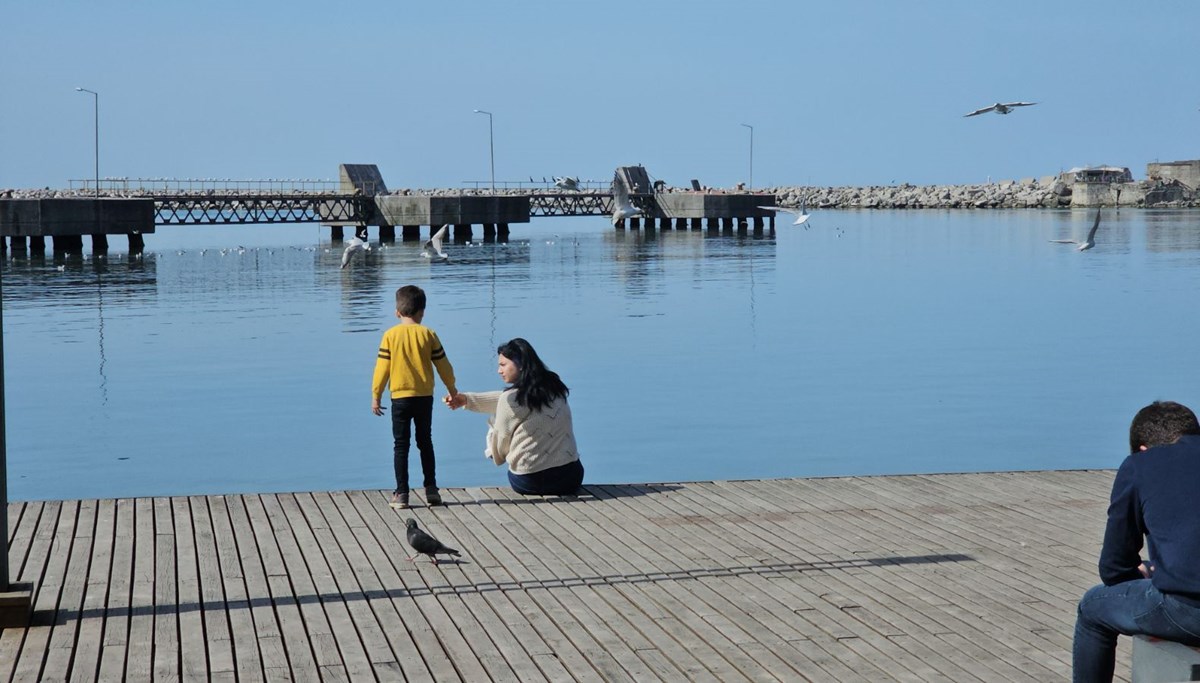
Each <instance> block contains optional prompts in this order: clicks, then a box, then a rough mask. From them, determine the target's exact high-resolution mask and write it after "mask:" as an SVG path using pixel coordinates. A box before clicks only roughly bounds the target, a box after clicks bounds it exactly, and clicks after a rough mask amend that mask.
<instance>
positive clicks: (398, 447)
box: [392, 396, 437, 493]
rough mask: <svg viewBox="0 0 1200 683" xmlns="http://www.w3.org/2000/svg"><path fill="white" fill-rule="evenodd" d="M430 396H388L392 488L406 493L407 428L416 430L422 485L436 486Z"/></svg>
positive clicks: (409, 430)
mask: <svg viewBox="0 0 1200 683" xmlns="http://www.w3.org/2000/svg"><path fill="white" fill-rule="evenodd" d="M432 425H433V397H432V396H409V397H405V398H393V399H392V439H393V440H394V446H393V449H392V457H393V460H394V464H395V467H396V492H397V493H408V447H409V440H410V438H411V437H410V432H412V431H415V432H416V439H417V450H419V451H420V452H421V472H422V473H423V474H424V476H425V484H424V486H425V488H427V489H428V488H430V487H433V488H436V487H437V475H436V473H435V472H434V462H433V434H432V432H433V428H432Z"/></svg>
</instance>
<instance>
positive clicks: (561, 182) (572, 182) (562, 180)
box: [554, 176, 579, 190]
mask: <svg viewBox="0 0 1200 683" xmlns="http://www.w3.org/2000/svg"><path fill="white" fill-rule="evenodd" d="M554 186H555V187H557V188H558V189H560V190H578V189H579V178H572V177H571V176H554Z"/></svg>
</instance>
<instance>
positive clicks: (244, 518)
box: [226, 496, 289, 672]
mask: <svg viewBox="0 0 1200 683" xmlns="http://www.w3.org/2000/svg"><path fill="white" fill-rule="evenodd" d="M254 498H256V497H253V496H229V497H227V498H226V509H227V510H228V513H229V522H230V526H232V529H233V534H234V538H235V539H236V543H238V562H239V565H240V567H241V576H242V579H244V580H245V581H246V601H247V604H248V609H250V617H251V619H252V621H253V624H254V637H256V640H257V641H258V654H259V657H260V658H262V666H263V670H264V672H265V671H266V670H269V669H280V670H288V669H289V666H288V655H287V651H286V649H284V645H283V637H282V634H281V630H280V624H278V621H277V616H276V613H275V607H274V605H272V604H271V599H270V595H271V593H270V587H269V586H268V582H266V571H265V569H264V565H263V555H262V552H260V549H259V540H260V537H259V535H258V534H257V533H256V532H254V528H253V526H252V525H251V521H250V515H248V513H247V508H248V505H247V501H253V499H254ZM266 537H270V534H269V533H266V534H264V537H263V538H262V540H263V541H264V544H265V545H271V544H274V543H275V540H274V538H266Z"/></svg>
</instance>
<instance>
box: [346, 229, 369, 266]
mask: <svg viewBox="0 0 1200 683" xmlns="http://www.w3.org/2000/svg"><path fill="white" fill-rule="evenodd" d="M360 251H361V252H364V253H365V252H368V251H371V245H370V244H367V243H366V242H365V241H364V240H363V239H362V238H361V237H359V236H358V235H355V236H354V239H352V240H350V244H349V246H347V247H346V250H345V251H343V252H342V268H345V267H346V266H348V265H350V260H351V259H353V258H354V255H355V254H357V253H358V252H360ZM363 258H364V259H365V258H366V256H363Z"/></svg>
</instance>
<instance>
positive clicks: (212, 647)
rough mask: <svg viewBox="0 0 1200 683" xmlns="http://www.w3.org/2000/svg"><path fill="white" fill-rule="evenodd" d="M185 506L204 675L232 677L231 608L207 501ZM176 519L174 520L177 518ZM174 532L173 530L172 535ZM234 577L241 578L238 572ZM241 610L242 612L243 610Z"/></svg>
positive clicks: (234, 668)
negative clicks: (188, 516) (204, 659)
mask: <svg viewBox="0 0 1200 683" xmlns="http://www.w3.org/2000/svg"><path fill="white" fill-rule="evenodd" d="M187 503H188V509H189V512H190V514H191V521H192V534H193V538H194V540H195V547H196V579H197V582H198V583H197V588H198V595H197V598H198V601H199V605H198V606H197V607H198V612H199V615H200V620H201V624H200V626H201V628H203V630H204V648H205V650H206V651H207V653H208V657H207V662H206V663H207V666H208V673H209V676H210V677H212V678H214V679H215V678H222V677H226V676H228V677H230V678H236V673H237V665H236V662H235V660H234V654H233V643H232V642H231V635H230V627H229V621H230V612H231V611H232V608H231V607H230V605H229V603H227V602H226V601H225V582H224V579H223V578H222V576H221V562H220V555H219V554H218V551H217V543H216V536H215V534H214V533H213V526H212V517H211V515H210V510H209V507H208V499H207V497H205V496H190V497H189V498H188V499H187ZM176 519H177V520H178V516H176ZM178 533H179V532H178V531H177V532H176V534H178ZM238 576H241V573H240V572H239V574H238ZM180 585H181V587H182V585H183V583H182V579H181V580H180ZM242 611H243V612H244V611H245V609H243V610H242ZM256 654H257V652H256ZM256 659H257V657H256ZM185 666H186V661H185Z"/></svg>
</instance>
